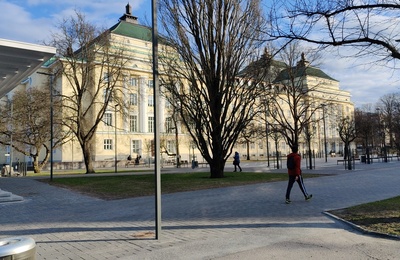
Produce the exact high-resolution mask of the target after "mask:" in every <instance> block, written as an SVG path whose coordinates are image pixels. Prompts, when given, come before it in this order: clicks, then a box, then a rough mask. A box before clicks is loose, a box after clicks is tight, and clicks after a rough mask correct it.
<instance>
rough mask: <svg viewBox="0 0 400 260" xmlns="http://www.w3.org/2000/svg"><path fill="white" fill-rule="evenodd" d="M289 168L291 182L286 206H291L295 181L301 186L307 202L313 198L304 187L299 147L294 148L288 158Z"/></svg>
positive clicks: (287, 190) (287, 191)
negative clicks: (291, 195)
mask: <svg viewBox="0 0 400 260" xmlns="http://www.w3.org/2000/svg"><path fill="white" fill-rule="evenodd" d="M287 162H288V163H287V166H288V174H289V182H288V186H287V189H286V204H290V203H291V201H290V191H291V190H292V187H293V184H294V182H295V181H297V183H298V184H299V187H300V190H301V192H303V194H304V198H305V199H306V200H310V199H311V198H312V194H310V195H308V193H307V190H306V187H305V186H304V182H303V177H302V176H301V168H300V167H301V157H300V155H299V154H298V147H297V146H296V145H294V146H292V153H291V154H289V155H288V156H287Z"/></svg>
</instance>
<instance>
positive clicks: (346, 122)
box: [338, 116, 357, 170]
mask: <svg viewBox="0 0 400 260" xmlns="http://www.w3.org/2000/svg"><path fill="white" fill-rule="evenodd" d="M338 131H339V136H340V139H342V141H343V142H344V157H343V159H344V160H346V159H347V165H348V169H349V170H351V168H352V167H351V150H350V143H351V142H353V141H354V140H355V139H356V138H357V131H356V125H355V121H354V118H353V117H348V116H347V117H341V118H340V119H339V121H338Z"/></svg>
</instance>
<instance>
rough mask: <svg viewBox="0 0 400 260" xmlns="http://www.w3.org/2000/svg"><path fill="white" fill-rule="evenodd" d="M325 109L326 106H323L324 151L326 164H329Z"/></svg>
mask: <svg viewBox="0 0 400 260" xmlns="http://www.w3.org/2000/svg"><path fill="white" fill-rule="evenodd" d="M325 107H326V105H325V104H323V105H322V120H323V121H324V150H325V152H324V153H325V162H328V151H327V149H326V148H327V147H326V125H325Z"/></svg>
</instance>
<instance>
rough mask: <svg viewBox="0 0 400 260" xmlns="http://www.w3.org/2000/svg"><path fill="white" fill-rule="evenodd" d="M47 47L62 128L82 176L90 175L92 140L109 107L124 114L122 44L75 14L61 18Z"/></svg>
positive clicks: (123, 55)
mask: <svg viewBox="0 0 400 260" xmlns="http://www.w3.org/2000/svg"><path fill="white" fill-rule="evenodd" d="M58 29H59V33H54V34H53V36H52V40H51V43H50V44H51V45H53V46H54V47H56V48H57V51H58V58H59V59H58V60H59V63H58V65H59V66H60V71H61V74H62V75H60V79H62V80H65V81H66V82H63V86H69V87H70V89H67V88H65V89H63V91H62V92H60V94H59V96H60V97H61V98H62V101H63V111H64V114H63V121H64V126H65V127H67V128H69V129H70V130H71V131H72V132H73V133H74V134H75V135H76V137H77V139H78V141H79V144H80V146H81V148H82V151H83V157H84V161H85V166H86V173H94V172H95V170H94V167H93V163H92V161H93V158H92V151H93V146H94V145H95V144H94V143H93V141H94V140H93V137H94V134H95V132H96V130H97V127H98V126H99V124H100V123H101V122H102V121H103V116H104V114H105V112H106V111H107V108H108V107H109V106H110V105H113V106H114V108H115V109H116V108H117V107H118V108H119V111H121V112H122V111H124V109H122V108H123V107H124V102H123V97H124V96H123V91H122V87H123V84H122V81H123V67H124V65H125V64H126V63H127V59H128V57H127V56H126V55H125V52H124V50H125V47H124V42H123V41H119V43H116V41H112V39H111V35H110V33H109V31H108V30H106V31H104V30H101V29H98V28H96V27H95V26H94V25H92V24H90V23H89V22H87V21H86V18H85V16H84V15H83V14H82V13H80V12H79V11H76V12H75V15H73V16H71V17H69V18H66V19H64V20H63V21H62V22H61V23H60V24H59V26H58Z"/></svg>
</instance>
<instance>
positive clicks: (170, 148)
mask: <svg viewBox="0 0 400 260" xmlns="http://www.w3.org/2000/svg"><path fill="white" fill-rule="evenodd" d="M167 150H168V152H169V153H176V144H175V141H171V140H168V141H167Z"/></svg>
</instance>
